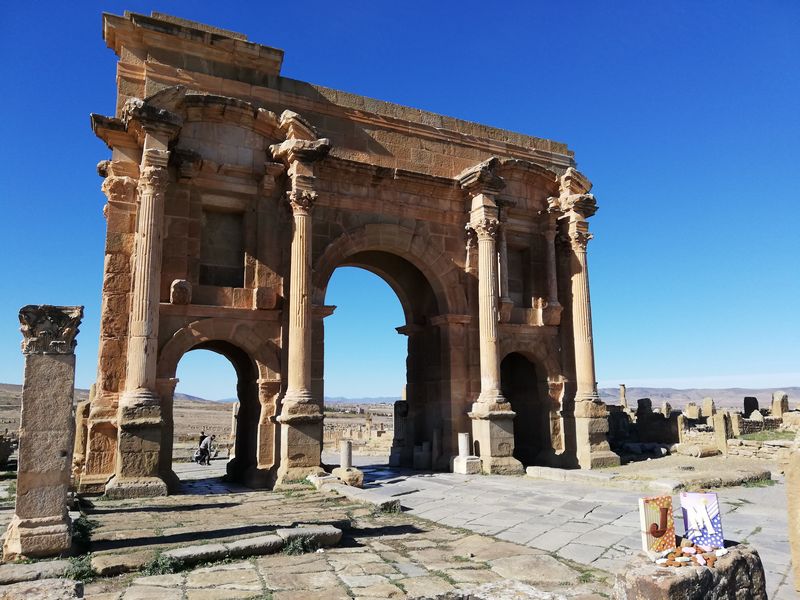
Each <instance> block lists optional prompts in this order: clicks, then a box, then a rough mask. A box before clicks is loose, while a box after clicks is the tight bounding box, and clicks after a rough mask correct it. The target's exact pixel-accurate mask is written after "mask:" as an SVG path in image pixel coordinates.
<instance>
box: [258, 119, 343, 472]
mask: <svg viewBox="0 0 800 600" xmlns="http://www.w3.org/2000/svg"><path fill="white" fill-rule="evenodd" d="M281 127H282V128H283V129H285V130H286V132H287V133H288V134H289V137H288V139H286V141H284V142H282V143H280V144H275V145H273V146H270V152H271V153H272V156H273V158H275V159H276V160H280V161H283V162H284V163H285V164H286V165H287V167H288V168H287V171H286V174H287V175H288V177H289V180H290V181H291V186H292V187H291V190H290V191H289V192H288V193H287V199H288V201H289V205H290V206H291V209H292V222H293V225H294V232H293V235H292V246H291V253H290V261H291V262H290V265H289V306H288V315H287V317H288V318H287V320H288V329H289V335H288V340H287V343H288V355H289V362H288V364H287V366H286V384H287V387H286V393H285V394H284V396H283V398H282V400H281V410H280V415H279V416H278V418H277V420H278V422H279V423H280V424H281V437H280V445H281V451H280V466H279V467H278V472H277V482H278V483H283V482H286V481H291V480H295V479H303V478H305V477H306V476H308V475H309V474H311V473H319V472H322V469H321V467H320V463H321V461H322V419H323V413H322V398H321V397H320V398H316V397H315V396H314V393H313V391H312V383H311V364H312V349H311V334H312V322H313V319H312V309H311V257H312V248H311V240H312V229H311V226H312V221H311V210H312V208H313V206H314V202H315V201H316V199H317V192H316V191H315V186H316V185H317V179H316V176H315V163H316V162H317V161H319V160H322V159H323V158H325V156H327V154H328V151H329V150H330V145H331V143H330V140H329V139H327V138H320V139H313V135H314V132H313V129H311V128H310V127H309V126H308V124H307V123H305V122H304V121H303V120H302V119H300V117H299V115H296V114H295V113H292V112H290V111H286V112H284V113H283V114H282V115H281ZM295 135H302V136H305V137H304V138H303V139H299V138H296V137H293V136H295Z"/></svg>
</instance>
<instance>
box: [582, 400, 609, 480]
mask: <svg viewBox="0 0 800 600" xmlns="http://www.w3.org/2000/svg"><path fill="white" fill-rule="evenodd" d="M575 442H576V455H577V459H578V465H579V466H580V468H581V469H599V468H603V467H617V466H619V464H620V460H619V456H618V455H617V454H616V453H614V452H612V451H611V447H610V446H609V445H608V411H607V410H606V405H605V404H604V403H603V402H602V401H601V400H600V399H599V398H596V397H591V396H589V397H586V396H584V397H583V398H576V400H575Z"/></svg>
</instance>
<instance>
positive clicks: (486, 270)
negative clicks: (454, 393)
mask: <svg viewBox="0 0 800 600" xmlns="http://www.w3.org/2000/svg"><path fill="white" fill-rule="evenodd" d="M498 163H499V161H498V159H496V158H492V159H490V160H488V161H486V162H483V163H481V164H479V165H476V166H475V167H472V168H471V169H467V170H466V171H464V172H463V173H461V174H460V175H459V176H458V178H457V179H458V181H459V183H460V184H461V187H462V188H463V189H465V190H466V191H467V193H468V194H469V195H470V196H471V197H472V202H471V210H470V226H471V227H472V229H474V230H475V233H476V235H477V238H478V329H479V344H480V372H481V391H480V394H479V395H478V399H477V401H476V402H475V403H474V404H473V405H472V411H471V412H470V417H471V418H472V434H473V439H474V440H475V447H476V450H478V451H479V453H480V459H481V466H482V469H483V471H484V472H486V473H522V472H523V468H522V464H521V463H520V462H519V461H518V460H516V459H515V458H514V456H513V454H514V417H515V416H516V415H515V414H514V412H513V411H512V410H511V405H510V404H509V403H508V401H507V400H506V399H505V397H503V394H502V392H501V390H500V350H499V345H498V321H499V311H498V283H497V275H498V274H497V268H498V258H497V248H496V245H495V242H496V236H497V229H498V224H499V220H498V205H497V200H496V196H497V194H498V193H499V192H500V190H502V189H503V188H504V187H505V182H504V181H503V179H502V178H501V177H499V176H498V175H497V174H496V172H495V171H496V169H497V166H498Z"/></svg>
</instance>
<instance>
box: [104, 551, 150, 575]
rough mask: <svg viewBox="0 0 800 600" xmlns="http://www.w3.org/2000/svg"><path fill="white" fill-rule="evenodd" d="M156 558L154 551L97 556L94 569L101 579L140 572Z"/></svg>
mask: <svg viewBox="0 0 800 600" xmlns="http://www.w3.org/2000/svg"><path fill="white" fill-rule="evenodd" d="M154 556H155V553H154V551H152V550H138V551H135V552H128V553H126V554H95V555H93V556H92V568H93V569H94V570H95V572H96V573H97V574H98V575H100V576H101V577H111V576H112V575H120V574H122V573H130V572H132V571H138V570H139V569H141V568H142V567H143V566H144V565H145V564H147V563H148V562H150V560H152V559H153V557H154Z"/></svg>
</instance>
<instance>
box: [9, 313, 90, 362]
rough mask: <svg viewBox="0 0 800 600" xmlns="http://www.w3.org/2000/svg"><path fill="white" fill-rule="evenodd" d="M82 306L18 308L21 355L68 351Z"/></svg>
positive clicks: (73, 339)
mask: <svg viewBox="0 0 800 600" xmlns="http://www.w3.org/2000/svg"><path fill="white" fill-rule="evenodd" d="M81 319H83V307H82V306H50V305H49V304H42V305H38V306H37V305H34V304H29V305H28V306H23V307H22V308H21V309H20V311H19V322H20V325H21V327H20V328H19V330H20V331H21V332H22V353H23V354H72V353H74V352H75V345H76V341H75V336H76V335H78V326H79V325H80V324H81Z"/></svg>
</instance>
